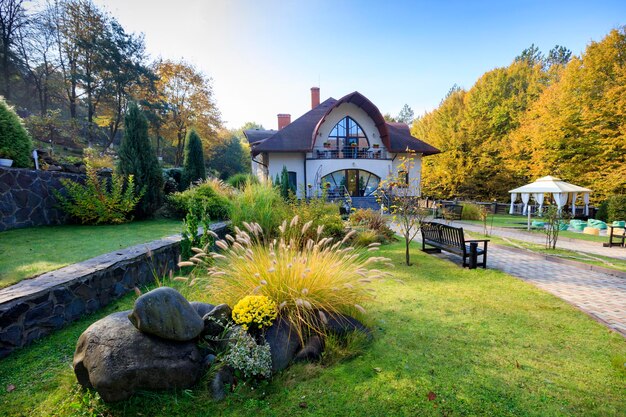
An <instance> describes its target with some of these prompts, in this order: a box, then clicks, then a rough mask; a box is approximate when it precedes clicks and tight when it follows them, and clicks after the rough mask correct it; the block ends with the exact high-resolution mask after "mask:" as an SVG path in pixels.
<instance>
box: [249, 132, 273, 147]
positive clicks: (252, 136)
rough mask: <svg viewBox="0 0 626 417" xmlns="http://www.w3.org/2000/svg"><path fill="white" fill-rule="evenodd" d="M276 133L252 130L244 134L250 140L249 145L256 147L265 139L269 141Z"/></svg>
mask: <svg viewBox="0 0 626 417" xmlns="http://www.w3.org/2000/svg"><path fill="white" fill-rule="evenodd" d="M274 133H276V131H275V130H263V129H250V130H246V131H244V132H243V134H244V136H245V137H246V139H248V143H250V145H254V144H255V143H257V142H260V141H262V140H263V139H267V138H269V137H270V136H272V135H273V134H274Z"/></svg>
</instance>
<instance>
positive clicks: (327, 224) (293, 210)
mask: <svg viewBox="0 0 626 417" xmlns="http://www.w3.org/2000/svg"><path fill="white" fill-rule="evenodd" d="M288 216H289V217H294V216H298V217H299V218H300V221H301V222H302V223H307V222H309V221H311V222H312V227H311V228H310V229H309V230H308V231H307V232H306V233H305V235H304V239H303V240H304V241H305V242H306V241H307V240H308V239H314V238H316V237H317V236H316V235H315V233H316V230H317V228H318V227H319V226H323V232H322V237H333V238H336V239H342V238H343V237H344V236H345V234H346V227H345V225H344V222H343V220H342V219H341V215H340V214H339V205H338V204H337V203H331V202H328V201H326V199H325V198H324V197H323V196H322V197H314V198H310V199H308V200H304V199H303V200H295V199H293V200H291V201H290V203H289V204H288Z"/></svg>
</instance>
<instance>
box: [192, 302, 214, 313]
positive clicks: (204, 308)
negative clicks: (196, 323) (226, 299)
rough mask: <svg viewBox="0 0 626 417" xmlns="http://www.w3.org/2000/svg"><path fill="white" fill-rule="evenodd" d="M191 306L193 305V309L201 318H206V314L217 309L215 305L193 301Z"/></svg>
mask: <svg viewBox="0 0 626 417" xmlns="http://www.w3.org/2000/svg"><path fill="white" fill-rule="evenodd" d="M189 304H191V306H192V307H193V309H194V310H196V313H198V315H199V316H200V317H204V315H205V314H207V313H208V312H209V311H211V310H213V309H214V308H215V306H214V305H213V304H209V303H201V302H200V301H192V302H190V303H189Z"/></svg>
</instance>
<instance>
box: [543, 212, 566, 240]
mask: <svg viewBox="0 0 626 417" xmlns="http://www.w3.org/2000/svg"><path fill="white" fill-rule="evenodd" d="M566 217H567V214H565V213H563V212H562V211H560V210H559V209H558V208H557V207H556V206H550V207H548V209H547V210H546V212H545V213H544V215H543V218H544V221H545V229H544V231H545V234H546V249H556V242H557V240H558V239H559V232H560V230H561V223H562V222H563V221H564V220H567V219H566Z"/></svg>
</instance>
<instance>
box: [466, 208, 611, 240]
mask: <svg viewBox="0 0 626 417" xmlns="http://www.w3.org/2000/svg"><path fill="white" fill-rule="evenodd" d="M492 219H493V222H492ZM533 220H538V221H543V219H542V218H541V217H531V219H530V221H531V222H532V221H533ZM463 222H467V223H471V224H477V225H480V226H482V225H483V222H482V221H481V220H463ZM527 223H528V220H527V217H525V216H513V215H510V214H496V215H493V216H492V215H490V216H489V218H488V219H487V230H489V228H490V227H491V226H493V227H505V228H511V229H519V230H523V231H524V232H527V230H526V228H527ZM529 233H533V234H538V235H544V232H543V229H532V228H531V230H530V232H529ZM559 236H561V237H566V238H569V239H581V240H588V241H591V242H608V239H609V238H608V237H606V236H594V235H587V234H584V233H582V232H572V231H569V230H563V231H561V232H560V233H559Z"/></svg>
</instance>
